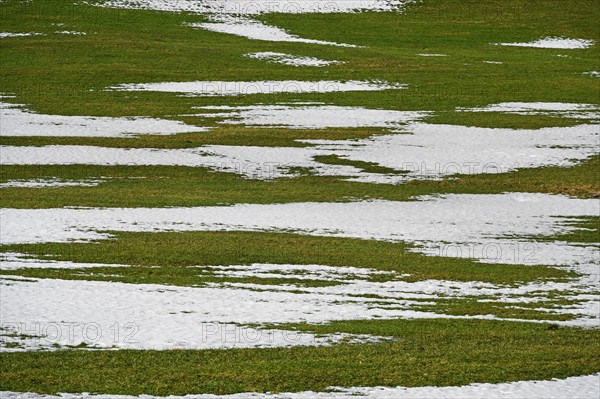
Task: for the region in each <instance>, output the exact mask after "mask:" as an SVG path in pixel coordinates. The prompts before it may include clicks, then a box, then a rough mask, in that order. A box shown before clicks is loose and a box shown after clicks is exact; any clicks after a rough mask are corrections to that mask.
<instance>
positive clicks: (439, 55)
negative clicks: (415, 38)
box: [417, 53, 448, 57]
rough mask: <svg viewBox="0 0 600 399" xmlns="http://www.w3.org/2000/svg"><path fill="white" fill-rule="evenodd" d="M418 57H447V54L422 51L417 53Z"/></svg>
mask: <svg viewBox="0 0 600 399" xmlns="http://www.w3.org/2000/svg"><path fill="white" fill-rule="evenodd" d="M417 55H418V56H419V57H448V54H429V53H422V54H417Z"/></svg>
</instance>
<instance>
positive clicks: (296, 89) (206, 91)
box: [109, 80, 406, 97]
mask: <svg viewBox="0 0 600 399" xmlns="http://www.w3.org/2000/svg"><path fill="white" fill-rule="evenodd" d="M405 88H406V85H404V84H400V83H388V82H377V81H373V82H370V81H359V80H349V81H346V82H341V81H337V80H321V81H312V82H311V81H302V80H266V81H265V80H263V81H251V82H227V81H196V82H161V83H128V84H121V85H117V86H112V87H110V88H109V89H113V90H122V91H152V92H167V93H181V94H186V95H194V96H201V97H211V96H239V95H248V94H277V93H337V92H347V91H382V90H398V89H405Z"/></svg>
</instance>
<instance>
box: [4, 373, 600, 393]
mask: <svg viewBox="0 0 600 399" xmlns="http://www.w3.org/2000/svg"><path fill="white" fill-rule="evenodd" d="M599 378H600V374H593V375H587V376H580V377H569V378H565V379H556V378H554V379H552V380H550V381H533V380H531V381H517V382H504V383H500V384H487V383H484V384H483V383H473V384H470V385H463V386H449V387H432V386H426V387H410V388H404V387H353V388H343V387H330V388H329V392H313V391H304V392H287V393H281V394H271V393H256V392H247V393H237V394H233V395H210V394H200V395H186V396H173V395H171V396H168V397H165V396H151V395H142V396H129V395H112V394H111V395H96V394H89V393H85V394H71V393H60V394H58V395H42V394H37V393H21V392H9V391H3V392H0V396H2V397H3V398H6V399H356V398H364V399H468V398H487V399H514V398H528V399H564V398H577V399H597V398H598V397H600V384H599V383H598V379H599Z"/></svg>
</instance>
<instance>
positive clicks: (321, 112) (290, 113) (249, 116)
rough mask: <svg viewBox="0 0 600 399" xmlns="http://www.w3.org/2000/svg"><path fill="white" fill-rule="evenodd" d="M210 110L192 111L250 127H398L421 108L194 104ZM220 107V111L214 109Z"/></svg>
mask: <svg viewBox="0 0 600 399" xmlns="http://www.w3.org/2000/svg"><path fill="white" fill-rule="evenodd" d="M197 109H200V110H207V111H212V112H211V113H201V114H193V115H194V116H199V117H203V118H220V119H223V121H221V123H224V124H241V125H245V126H252V127H264V128H268V127H273V126H278V127H289V128H291V129H324V128H330V127H339V128H354V127H381V128H388V129H398V128H402V127H403V126H404V125H405V124H406V123H409V122H414V121H418V120H421V119H424V118H425V117H426V116H428V115H430V113H429V112H425V111H395V110H384V109H371V108H363V107H343V106H336V105H320V104H314V103H305V104H294V103H292V104H278V105H251V106H239V107H229V106H213V107H198V108H197ZM214 111H221V112H214Z"/></svg>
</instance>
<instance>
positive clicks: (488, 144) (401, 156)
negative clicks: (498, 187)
mask: <svg viewBox="0 0 600 399" xmlns="http://www.w3.org/2000/svg"><path fill="white" fill-rule="evenodd" d="M288 109H289V108H286V107H283V108H279V107H278V106H265V107H261V108H259V109H256V108H254V107H248V108H244V107H242V109H236V110H234V111H232V112H230V111H229V109H228V108H227V107H224V108H223V109H221V110H224V111H226V112H222V113H218V112H217V113H214V114H200V115H201V116H203V117H208V116H212V117H215V118H225V119H224V120H223V121H222V122H221V123H232V124H234V123H235V124H243V125H246V126H258V127H266V126H271V127H272V126H279V127H286V126H287V127H294V128H324V127H360V126H363V127H381V128H387V129H389V130H392V131H406V132H410V133H411V134H387V135H381V136H374V137H372V138H367V139H361V140H302V141H303V142H306V143H308V144H311V145H312V146H308V147H254V146H225V145H207V146H203V147H198V148H187V149H155V148H105V147H92V146H45V147H27V146H2V147H0V151H2V157H0V164H2V165H76V164H81V165H164V166H188V167H205V168H210V169H214V170H217V171H221V172H228V173H236V174H239V175H242V176H244V177H247V178H252V179H263V180H268V179H275V178H283V177H290V176H294V173H297V172H296V169H295V168H298V167H301V168H305V169H308V170H311V171H312V172H313V173H315V174H317V175H320V176H334V177H339V178H343V179H351V180H356V181H360V182H366V183H386V184H400V183H403V182H407V181H411V180H431V179H440V178H444V177H447V176H453V175H473V174H496V173H505V172H512V171H515V170H518V169H526V168H539V167H543V166H571V165H574V164H575V163H576V162H577V161H582V160H585V159H588V158H589V157H591V156H593V155H595V154H597V153H598V137H599V132H598V125H578V126H571V127H555V128H544V129H538V130H514V129H498V128H478V127H465V126H452V125H431V124H425V123H410V121H411V120H415V119H418V118H420V117H422V116H423V114H422V113H419V112H402V111H386V110H364V111H365V112H353V108H351V107H327V106H323V107H315V108H306V109H302V108H297V109H296V108H294V109H293V110H292V111H291V113H288ZM213 110H217V109H216V107H214V108H213ZM281 123H287V125H283V126H282V125H279V124H281ZM481 143H485V146H483V145H482V144H481ZM330 155H334V156H337V157H338V158H341V159H342V160H350V161H359V162H363V163H365V162H366V163H373V164H375V165H379V166H383V167H386V168H388V169H389V170H390V171H392V172H394V171H395V172H394V173H380V172H377V173H373V172H366V171H365V170H363V169H362V168H361V165H362V164H360V163H358V164H357V165H356V166H353V165H351V164H350V165H348V164H346V165H343V164H341V165H337V164H335V162H333V164H329V163H323V162H321V158H317V157H318V156H330Z"/></svg>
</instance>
